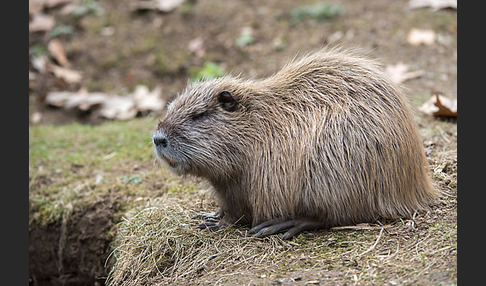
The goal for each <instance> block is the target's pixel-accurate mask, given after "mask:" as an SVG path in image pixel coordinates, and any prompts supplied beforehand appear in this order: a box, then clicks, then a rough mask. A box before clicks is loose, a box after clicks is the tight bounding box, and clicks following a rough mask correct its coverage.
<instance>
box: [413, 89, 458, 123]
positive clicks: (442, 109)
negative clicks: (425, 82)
mask: <svg viewBox="0 0 486 286" xmlns="http://www.w3.org/2000/svg"><path fill="white" fill-rule="evenodd" d="M419 110H420V111H422V112H424V113H426V114H429V115H433V116H446V117H457V99H449V98H447V97H445V96H442V95H439V94H436V95H434V96H432V97H431V98H430V99H429V100H427V102H425V103H424V104H422V106H420V107H419Z"/></svg>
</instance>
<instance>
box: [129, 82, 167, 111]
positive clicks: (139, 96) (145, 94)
mask: <svg viewBox="0 0 486 286" xmlns="http://www.w3.org/2000/svg"><path fill="white" fill-rule="evenodd" d="M161 95H162V88H161V87H160V86H157V87H156V88H154V90H153V91H152V92H150V90H149V89H148V87H146V86H144V85H138V86H137V87H136V88H135V91H134V92H133V93H132V94H131V96H132V97H133V99H134V100H135V104H136V106H137V109H138V110H139V111H161V110H162V109H163V108H164V106H165V100H163V99H162V97H161Z"/></svg>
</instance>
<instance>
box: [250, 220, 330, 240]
mask: <svg viewBox="0 0 486 286" xmlns="http://www.w3.org/2000/svg"><path fill="white" fill-rule="evenodd" d="M325 227H326V224H325V223H322V222H319V221H315V220H311V219H275V220H270V221H266V222H264V223H262V224H259V225H257V226H255V227H254V228H252V229H250V230H249V231H248V233H249V234H253V233H256V234H255V236H256V237H263V236H267V235H271V234H276V233H280V232H283V231H286V232H285V233H284V235H283V236H282V239H290V238H292V237H294V236H295V235H297V234H299V233H301V232H303V231H306V230H317V229H321V228H325Z"/></svg>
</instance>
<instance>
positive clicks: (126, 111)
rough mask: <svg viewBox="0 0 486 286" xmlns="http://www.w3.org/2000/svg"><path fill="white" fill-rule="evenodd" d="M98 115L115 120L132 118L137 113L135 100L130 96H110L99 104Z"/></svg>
mask: <svg viewBox="0 0 486 286" xmlns="http://www.w3.org/2000/svg"><path fill="white" fill-rule="evenodd" d="M100 115H101V116H102V117H105V118H108V119H116V120H127V119H130V118H133V117H135V116H136V115H137V109H136V106H135V101H134V100H133V99H132V98H130V97H121V96H111V97H109V98H108V99H107V100H105V101H104V102H103V104H102V105H101V108H100Z"/></svg>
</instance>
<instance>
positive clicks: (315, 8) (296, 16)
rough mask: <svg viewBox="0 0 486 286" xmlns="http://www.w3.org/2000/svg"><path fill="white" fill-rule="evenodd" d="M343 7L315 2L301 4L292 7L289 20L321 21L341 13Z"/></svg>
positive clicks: (296, 21) (294, 21)
mask: <svg viewBox="0 0 486 286" xmlns="http://www.w3.org/2000/svg"><path fill="white" fill-rule="evenodd" d="M344 13H345V10H344V8H342V7H341V6H337V5H333V4H329V3H323V2H317V3H314V4H310V5H303V6H299V7H297V8H295V9H293V10H292V11H291V13H290V22H291V23H298V22H302V21H305V20H316V21H318V22H323V21H325V20H328V19H331V18H333V17H336V16H340V15H343V14H344Z"/></svg>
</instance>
